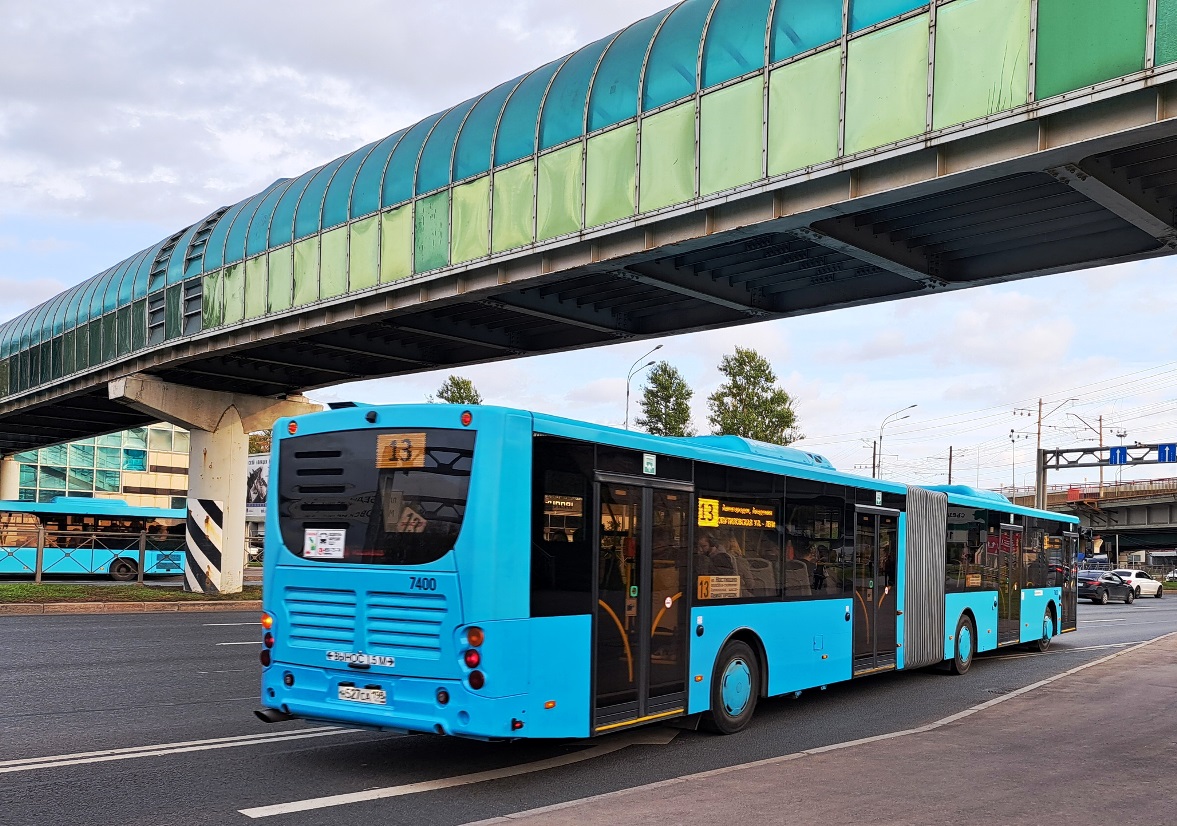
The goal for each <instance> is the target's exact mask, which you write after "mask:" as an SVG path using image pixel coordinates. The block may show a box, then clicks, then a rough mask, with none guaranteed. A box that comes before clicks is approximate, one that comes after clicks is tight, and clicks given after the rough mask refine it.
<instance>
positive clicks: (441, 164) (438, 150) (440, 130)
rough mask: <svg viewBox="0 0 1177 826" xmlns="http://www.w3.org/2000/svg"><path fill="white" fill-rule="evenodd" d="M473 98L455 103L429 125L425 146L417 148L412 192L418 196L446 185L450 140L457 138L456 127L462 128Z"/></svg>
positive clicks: (475, 100) (475, 101) (452, 156)
mask: <svg viewBox="0 0 1177 826" xmlns="http://www.w3.org/2000/svg"><path fill="white" fill-rule="evenodd" d="M477 102H478V101H477V99H472V100H467V101H465V102H463V103H459V104H458V105H457V106H455V107H454V108H453V109H451V110H449V111H448V112H446V113H445V115H443V116H442V118H441V120H439V121H438V122H437V126H435V127H433V131H432V132H431V133H430V135H429V138H428V139H427V140H426V141H425V146H424V147H423V148H422V149H421V159H420V160H419V161H418V163H417V182H416V186H415V187H414V189H413V192H414V194H416V195H421V194H423V193H426V192H432V191H433V190H435V189H441V188H442V187H443V186H449V185H450V169H451V164H452V163H453V160H454V143H455V141H457V139H458V130H459V129H461V128H462V121H464V120H465V119H466V113H467V112H469V111H470V110H471V109H472V108H473V106H474V104H475V103H477Z"/></svg>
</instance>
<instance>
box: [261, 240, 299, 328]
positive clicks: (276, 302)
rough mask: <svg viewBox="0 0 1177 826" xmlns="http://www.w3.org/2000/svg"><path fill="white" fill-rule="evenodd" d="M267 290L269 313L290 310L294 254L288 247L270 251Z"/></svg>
mask: <svg viewBox="0 0 1177 826" xmlns="http://www.w3.org/2000/svg"><path fill="white" fill-rule="evenodd" d="M269 259H270V263H269V266H268V267H267V269H268V270H269V273H268V278H269V282H270V284H269V289H268V290H267V294H266V301H267V306H268V308H269V311H270V312H271V313H278V312H281V311H282V310H289V309H290V296H291V293H292V292H293V290H294V252H293V251H292V249H291V248H290V246H289V245H287V246H285V247H279V248H278V249H276V250H272V251H271V252H270V254H269Z"/></svg>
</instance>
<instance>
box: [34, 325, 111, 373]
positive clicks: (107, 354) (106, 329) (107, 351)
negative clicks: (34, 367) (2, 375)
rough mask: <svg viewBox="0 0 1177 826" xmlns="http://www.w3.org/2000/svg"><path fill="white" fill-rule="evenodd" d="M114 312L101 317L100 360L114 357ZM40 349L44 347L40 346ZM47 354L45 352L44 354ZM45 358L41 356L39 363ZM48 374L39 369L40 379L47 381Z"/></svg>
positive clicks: (108, 359)
mask: <svg viewBox="0 0 1177 826" xmlns="http://www.w3.org/2000/svg"><path fill="white" fill-rule="evenodd" d="M114 321H115V318H114V313H107V314H106V315H104V316H103V317H102V360H103V361H110V360H111V359H113V358H114V357H115V352H116V342H115V336H114ZM42 350H44V348H43V347H42ZM45 355H47V353H46V354H45ZM44 361H45V358H44V356H42V359H41V363H42V364H44ZM47 380H48V376H46V375H45V370H44V368H42V370H41V381H47Z"/></svg>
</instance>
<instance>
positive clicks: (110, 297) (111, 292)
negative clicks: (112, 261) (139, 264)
mask: <svg viewBox="0 0 1177 826" xmlns="http://www.w3.org/2000/svg"><path fill="white" fill-rule="evenodd" d="M134 261H135V258H134V257H131V258H128V259H127V260H126V261H124V262H123V263H121V264H119V265H118V267H116V268H115V272H114V275H113V276H112V277H111V281H110V284H109V285H108V286H107V288H106V305H105V306H106V307H107V309H110V310H113V309H114V308H115V307H119V306H122V305H124V304H130V303H131V288H130V285H129V284H128V286H127V295H126V298H125V299H124V298H123V296H122V286H123V281H131V280H132V279H129V278H127V271H128V270H130V269H131V264H132V263H133V262H134Z"/></svg>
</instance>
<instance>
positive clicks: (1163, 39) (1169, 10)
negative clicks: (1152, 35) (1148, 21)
mask: <svg viewBox="0 0 1177 826" xmlns="http://www.w3.org/2000/svg"><path fill="white" fill-rule="evenodd" d="M1175 60H1177V0H1157V44H1156V65H1158V66H1163V65H1164V64H1166V63H1172V62H1173V61H1175Z"/></svg>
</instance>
